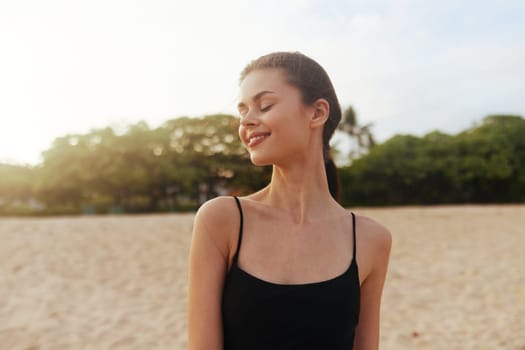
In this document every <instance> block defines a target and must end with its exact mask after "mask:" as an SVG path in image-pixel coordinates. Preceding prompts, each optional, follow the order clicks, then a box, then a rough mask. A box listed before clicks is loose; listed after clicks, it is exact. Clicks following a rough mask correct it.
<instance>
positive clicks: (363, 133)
mask: <svg viewBox="0 0 525 350" xmlns="http://www.w3.org/2000/svg"><path fill="white" fill-rule="evenodd" d="M372 126H373V123H368V124H366V125H363V126H360V125H358V124H357V114H356V112H355V110H354V108H353V107H352V106H349V107H348V108H346V109H345V111H344V112H343V118H342V120H341V123H340V124H339V126H338V127H337V128H338V130H341V131H343V132H344V133H346V134H347V135H348V136H349V137H351V138H352V139H354V140H356V141H357V150H351V151H350V157H351V158H357V157H359V156H361V155H363V154H366V153H368V151H369V150H370V149H371V148H373V147H374V146H375V145H376V142H375V140H374V136H373V135H372V131H371V130H370V128H371V127H372Z"/></svg>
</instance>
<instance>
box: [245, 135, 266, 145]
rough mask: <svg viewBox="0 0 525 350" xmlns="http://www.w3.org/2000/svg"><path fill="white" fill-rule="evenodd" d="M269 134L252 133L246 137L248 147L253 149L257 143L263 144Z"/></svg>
mask: <svg viewBox="0 0 525 350" xmlns="http://www.w3.org/2000/svg"><path fill="white" fill-rule="evenodd" d="M270 135H271V133H269V132H258V133H253V134H251V135H250V136H249V137H248V144H247V146H248V147H254V146H256V145H258V144H259V143H261V142H263V141H264V140H265V139H266V138H267V137H268V136H270Z"/></svg>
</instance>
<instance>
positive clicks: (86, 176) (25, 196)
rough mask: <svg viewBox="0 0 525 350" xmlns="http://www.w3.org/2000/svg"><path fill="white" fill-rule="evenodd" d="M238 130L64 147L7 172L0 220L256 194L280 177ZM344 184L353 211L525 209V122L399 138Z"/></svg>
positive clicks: (139, 127)
mask: <svg viewBox="0 0 525 350" xmlns="http://www.w3.org/2000/svg"><path fill="white" fill-rule="evenodd" d="M354 124H355V123H354ZM237 126H238V118H236V117H233V116H230V115H210V116H206V117H203V118H188V117H181V118H177V119H173V120H169V121H167V122H165V123H164V124H163V125H162V126H160V127H158V128H154V129H152V128H150V127H149V126H148V125H147V124H146V123H144V122H141V123H137V124H134V125H131V126H130V127H129V128H128V130H127V131H126V132H125V133H123V134H117V133H116V132H115V131H114V130H113V129H111V128H105V129H97V130H92V131H90V132H89V133H87V134H71V135H66V136H63V137H60V138H57V139H56V140H55V141H54V143H53V145H52V146H51V148H50V149H48V150H46V151H44V152H43V154H42V155H43V161H42V163H41V164H39V165H37V166H34V167H25V166H16V165H9V164H0V214H3V215H26V214H27V215H29V214H40V215H46V214H78V213H108V212H109V213H121V212H126V213H139V212H162V211H182V210H194V209H195V208H197V207H198V206H199V204H200V203H202V202H203V201H204V200H206V199H208V198H211V197H213V196H216V195H221V194H239V195H241V194H244V193H249V192H252V191H256V190H257V189H259V188H261V187H263V186H265V185H266V184H267V183H268V181H269V179H270V175H271V168H270V167H255V166H253V165H251V163H250V160H249V157H248V154H247V152H246V150H245V149H244V148H243V147H242V145H241V143H240V141H239V140H238V136H237ZM354 134H355V132H354V133H353V134H352V133H348V135H349V137H352V136H355V135H354ZM351 154H354V155H355V152H354V153H351ZM340 176H341V183H342V199H343V204H344V205H345V206H354V205H403V204H439V203H508V202H525V120H524V119H523V118H522V117H520V116H504V115H500V116H488V117H486V118H485V119H484V120H483V121H482V123H481V124H480V125H478V126H475V127H472V128H470V129H468V130H466V131H464V132H462V133H459V134H457V135H447V134H444V133H441V132H438V131H435V132H432V133H429V134H427V135H425V136H424V137H416V136H411V135H397V136H394V137H392V138H391V139H389V140H387V141H386V142H384V143H382V144H378V145H373V147H372V148H371V149H370V150H369V152H368V153H367V154H365V155H360V157H359V158H358V159H354V160H353V161H352V163H351V165H350V166H347V167H343V168H340Z"/></svg>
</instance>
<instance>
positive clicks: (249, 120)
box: [241, 111, 259, 128]
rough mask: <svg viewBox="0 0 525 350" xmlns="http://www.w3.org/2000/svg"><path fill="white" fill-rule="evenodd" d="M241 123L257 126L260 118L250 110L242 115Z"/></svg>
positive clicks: (244, 125) (246, 126)
mask: <svg viewBox="0 0 525 350" xmlns="http://www.w3.org/2000/svg"><path fill="white" fill-rule="evenodd" d="M241 125H242V126H243V127H245V128H248V127H253V126H257V125H259V119H257V117H256V116H255V115H254V113H252V111H248V112H247V113H246V114H245V115H244V116H242V117H241Z"/></svg>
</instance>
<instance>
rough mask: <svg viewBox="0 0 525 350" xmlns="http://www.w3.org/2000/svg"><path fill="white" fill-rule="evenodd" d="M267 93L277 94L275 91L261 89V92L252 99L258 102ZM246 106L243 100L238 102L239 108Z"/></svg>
mask: <svg viewBox="0 0 525 350" xmlns="http://www.w3.org/2000/svg"><path fill="white" fill-rule="evenodd" d="M266 94H275V92H273V91H270V90H264V91H260V92H258V93H256V94H255V96H253V97H252V101H253V102H257V100H259V99H260V98H261V97H263V96H264V95H266ZM245 106H246V105H245V104H244V103H243V102H239V103H238V104H237V109H239V108H242V107H245Z"/></svg>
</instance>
